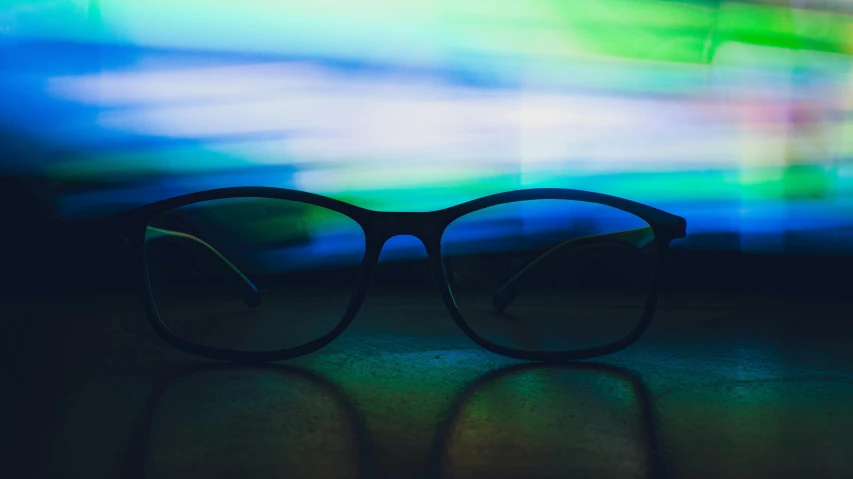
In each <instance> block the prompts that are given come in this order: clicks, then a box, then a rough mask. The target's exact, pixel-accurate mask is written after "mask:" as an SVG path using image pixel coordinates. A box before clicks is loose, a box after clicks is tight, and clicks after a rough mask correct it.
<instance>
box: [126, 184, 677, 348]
mask: <svg viewBox="0 0 853 479" xmlns="http://www.w3.org/2000/svg"><path fill="white" fill-rule="evenodd" d="M114 221H115V222H116V226H117V227H118V228H119V229H120V231H121V232H122V234H123V235H124V236H125V238H126V239H127V240H128V241H129V242H130V243H131V244H132V245H133V246H134V247H135V250H136V252H137V255H136V256H137V258H138V261H139V264H140V266H141V268H142V275H141V280H142V288H143V291H144V299H145V306H146V310H147V312H148V314H149V317H150V319H151V322H152V324H153V326H154V328H155V329H156V331H157V332H158V333H159V334H160V335H161V336H162V337H163V338H164V339H165V340H166V341H167V342H168V343H169V344H171V345H173V346H175V347H177V348H179V349H182V350H185V351H187V352H190V353H194V354H198V355H202V356H207V357H211V358H216V359H225V360H233V361H249V362H262V361H276V360H283V359H289V358H293V357H296V356H301V355H304V354H308V353H310V352H313V351H316V350H317V349H319V348H321V347H323V346H325V345H326V344H328V343H329V342H331V341H332V340H333V339H334V338H335V337H337V336H338V335H339V334H341V333H342V332H343V331H344V329H346V327H347V326H348V325H349V324H350V322H352V320H353V319H354V318H355V315H356V313H357V312H358V309H359V307H360V306H361V304H362V302H363V300H364V298H365V297H366V295H367V291H368V287H369V285H370V282H371V279H372V277H373V273H374V271H375V269H376V265H377V263H378V260H379V255H380V252H381V250H382V248H383V245H384V244H385V242H386V241H387V240H388V239H389V238H391V237H393V236H397V235H412V236H415V237H417V238H418V239H420V240H421V241H422V242H423V244H424V245H425V247H426V251H427V253H428V256H429V263H430V266H431V270H432V272H433V276H434V278H435V282H436V285H437V286H438V290H439V293H440V294H441V297H442V299H443V300H444V303H445V305H446V306H447V308H448V310H449V311H450V314H451V316H452V317H453V319H454V320H455V322H456V323H457V325H459V327H460V328H462V330H463V331H464V332H465V334H467V335H468V336H469V337H470V338H471V339H472V340H473V341H474V342H476V343H477V344H479V345H480V346H482V347H484V348H486V349H488V350H489V351H492V352H495V353H498V354H502V355H505V356H509V357H513V358H519V359H529V360H540V361H564V360H571V359H583V358H589V357H593V356H599V355H603V354H608V353H612V352H615V351H618V350H620V349H622V348H624V347H626V346H628V345H630V344H631V343H633V342H635V341H636V340H637V339H638V338H639V337H640V336H641V335H642V334H643V332H644V331H645V330H646V328H647V327H648V325H649V323H650V322H651V320H652V317H653V315H654V310H655V306H656V302H657V289H658V285H659V284H660V281H661V277H660V271H661V266H662V264H663V258H664V254H665V252H666V250H667V249H668V247H669V244H670V242H671V241H672V240H673V239H675V238H683V237H684V235H685V228H686V221H685V220H684V219H683V218H680V217H678V216H674V215H672V214H669V213H666V212H664V211H661V210H658V209H655V208H652V207H650V206H646V205H643V204H639V203H636V202H633V201H629V200H625V199H621V198H616V197H613V196H608V195H603V194H598V193H591V192H586V191H578V190H568V189H529V190H519V191H511V192H506V193H499V194H495V195H491V196H487V197H484V198H480V199H477V200H473V201H469V202H466V203H462V204H460V205H456V206H453V207H450V208H445V209H442V210H437V211H431V212H423V213H414V212H411V213H410V212H402V213H400V212H383V211H372V210H368V209H364V208H361V207H358V206H354V205H351V204H348V203H344V202H342V201H338V200H335V199H331V198H327V197H324V196H319V195H315V194H312V193H306V192H300V191H293V190H284V189H278V188H252V187H249V188H244V187H237V188H224V189H218V190H211V191H203V192H199V193H192V194H188V195H184V196H180V197H177V198H171V199H167V200H164V201H160V202H157V203H153V204H150V205H146V206H143V207H140V208H137V209H134V210H131V211H128V212H125V213H122V214H120V215H118V216H116V217H115V218H114Z"/></svg>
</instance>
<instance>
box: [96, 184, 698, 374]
mask: <svg viewBox="0 0 853 479" xmlns="http://www.w3.org/2000/svg"><path fill="white" fill-rule="evenodd" d="M229 198H265V199H280V200H289V201H295V202H301V203H306V204H310V205H314V206H319V207H323V208H326V209H329V210H331V211H335V212H338V213H341V214H343V215H345V216H347V217H349V218H351V219H353V220H354V221H356V222H357V223H358V224H359V225H360V226H361V227H362V229H363V230H364V234H365V238H366V248H365V257H364V259H363V262H362V267H361V271H360V277H359V279H358V287H357V289H356V291H355V292H354V294H353V298H352V299H351V301H350V304H349V306H348V308H347V310H346V311H345V313H344V316H343V318H342V319H341V320H340V321H339V322H338V324H337V326H336V327H335V328H334V329H333V330H332V331H330V332H329V333H327V334H326V335H324V336H322V337H320V338H318V339H315V340H313V341H310V342H308V343H306V344H303V345H300V346H296V347H291V348H286V349H281V350H274V351H258V352H255V351H239V350H229V349H221V348H214V347H210V346H205V345H202V344H196V343H193V342H190V341H186V340H184V339H183V338H180V337H178V336H177V335H175V334H174V333H173V332H172V331H170V330H169V329H168V327H167V326H166V325H165V324H164V322H163V320H162V318H161V317H160V314H159V313H158V311H157V308H156V305H155V302H154V297H153V292H152V290H151V285H150V278H149V275H148V269H147V259H146V251H145V250H146V248H145V230H146V228H147V227H148V225H149V224H150V222H151V221H152V220H154V219H155V218H156V217H157V216H159V215H160V214H162V213H165V212H167V211H170V210H173V209H176V208H180V207H183V206H187V205H191V204H194V203H200V202H204V201H212V200H221V199H229ZM530 200H573V201H580V202H586V203H592V204H599V205H604V206H609V207H612V208H615V209H617V210H621V211H623V212H626V213H629V214H632V215H634V216H637V217H638V218H640V219H642V220H644V221H645V222H646V223H648V224H649V226H650V227H651V228H652V231H653V232H654V242H655V246H656V248H657V252H656V259H655V262H654V265H653V269H652V274H651V280H650V284H649V290H648V296H647V300H646V304H645V306H644V310H643V313H642V315H641V318H640V320H639V322H638V324H637V326H636V327H635V328H634V329H633V330H632V331H631V332H630V333H628V335H627V336H625V337H623V338H621V339H619V340H617V341H614V342H612V343H609V344H606V345H602V346H597V347H592V348H585V349H580V350H571V351H556V352H552V351H526V350H520V349H515V348H509V347H506V346H502V345H500V344H497V343H493V342H491V341H489V340H487V339H485V338H483V337H481V336H480V335H478V334H477V333H476V332H475V331H474V330H473V329H472V328H471V327H470V325H469V324H468V323H467V321H466V320H465V319H464V317H463V315H462V313H461V312H460V311H459V308H458V307H457V305H456V303H455V301H454V299H453V295H452V292H451V291H450V285H449V281H448V279H447V276H446V273H445V271H444V266H443V262H442V261H441V236H442V235H443V233H444V231H445V229H446V228H447V227H448V226H449V225H450V224H451V223H452V222H453V221H455V220H456V219H458V218H460V217H462V216H465V215H467V214H469V213H473V212H475V211H478V210H482V209H485V208H490V207H493V206H498V205H502V204H509V203H516V202H522V201H530ZM392 219H393V220H396V221H389V220H392ZM108 222H109V223H110V224H111V226H112V228H113V230H114V231H115V232H116V233H117V234H119V235H120V236H121V237H123V238H124V239H125V240H126V241H127V243H128V244H129V245H130V246H131V248H132V249H133V252H134V258H135V260H134V261H135V263H136V264H137V267H139V268H140V269H141V271H142V274H139V275H138V276H137V277H138V278H139V290H140V292H141V294H142V300H143V307H144V309H145V312H146V315H147V317H148V319H149V322H150V323H151V325H152V327H153V328H154V330H155V331H156V332H157V334H158V335H159V336H160V337H161V338H162V339H163V340H165V341H166V342H167V343H168V344H170V345H171V346H173V347H175V348H176V349H179V350H182V351H185V352H187V353H190V354H194V355H197V356H202V357H207V358H210V359H218V360H225V361H232V362H239V363H263V362H273V361H283V360H287V359H293V358H296V357H299V356H304V355H307V354H310V353H312V352H315V351H317V350H319V349H321V348H323V347H324V346H326V345H328V344H329V343H331V342H332V341H333V340H334V339H335V338H337V337H338V336H339V335H340V334H341V333H342V332H343V331H344V330H345V329H346V328H347V327H348V326H349V324H350V323H351V322H352V321H353V319H355V316H356V314H357V313H358V310H359V309H360V306H361V304H362V303H363V301H364V298H365V297H366V294H367V289H368V288H369V285H370V282H371V280H372V276H373V272H374V270H375V268H376V264H377V263H378V256H379V253H380V252H381V249H382V246H383V244H384V243H385V241H386V240H387V239H388V238H390V237H393V236H396V235H399V234H410V232H409V230H408V229H405V228H404V229H403V230H400V231H395V230H394V225H400V224H403V225H404V226H407V227H409V228H411V227H413V225H417V226H414V227H416V228H421V230H420V231H421V234H419V235H417V236H419V237H420V238H421V240H422V241H424V244H425V246H426V247H427V253H428V256H429V262H430V264H431V269H432V273H433V276H434V277H435V279H436V283H437V285H438V289H439V293H440V295H441V297H442V300H443V301H444V303H445V305H446V306H447V309H448V311H449V312H450V314H451V317H452V318H453V320H454V322H456V323H457V325H458V326H459V327H460V329H462V330H463V332H464V333H465V334H466V335H467V336H468V337H469V338H470V339H471V340H472V341H474V342H475V343H476V344H478V345H479V346H480V347H482V348H484V349H486V350H489V351H491V352H493V353H496V354H499V355H502V356H506V357H510V358H514V359H521V360H529V361H541V362H547V363H560V362H566V361H573V360H580V359H588V358H593V357H598V356H603V355H606V354H611V353H613V352H616V351H619V350H621V349H624V348H626V347H628V346H629V345H631V344H633V343H634V342H636V341H637V340H638V339H639V338H640V337H641V336H642V335H643V334H644V333H645V331H646V329H647V328H648V326H649V324H650V323H651V321H652V319H653V317H654V312H655V309H656V306H657V297H658V291H659V287H660V284H661V279H662V278H661V273H662V269H663V264H664V258H665V256H666V252H667V251H668V249H669V245H670V243H671V242H672V240H674V239H677V238H683V237H685V236H686V225H687V222H686V220H685V219H684V218H682V217H680V216H677V215H674V214H671V213H668V212H666V211H663V210H660V209H657V208H654V207H652V206H649V205H645V204H642V203H638V202H635V201H632V200H628V199H624V198H620V197H616V196H611V195H607V194H603V193H596V192H590V191H583V190H575V189H564V188H532V189H523V190H513V191H506V192H502V193H496V194H492V195H488V196H484V197H481V198H477V199H474V200H470V201H466V202H464V203H460V204H457V205H454V206H450V207H447V208H444V209H440V210H434V211H428V212H386V211H376V210H371V209H367V208H363V207H360V206H356V205H353V204H350V203H346V202H344V201H341V200H337V199H334V198H330V197H327V196H323V195H319V194H316V193H310V192H305V191H299V190H292V189H285V188H272V187H244V186H238V187H227V188H218V189H211V190H205V191H199V192H194V193H189V194H184V195H180V196H175V197H172V198H168V199H164V200H161V201H157V202H154V203H150V204H147V205H144V206H140V207H137V208H134V209H132V210H128V211H125V212H123V213H119V214H117V215H115V216H113V217H111V218H110V219H109V220H108ZM439 279H440V280H439Z"/></svg>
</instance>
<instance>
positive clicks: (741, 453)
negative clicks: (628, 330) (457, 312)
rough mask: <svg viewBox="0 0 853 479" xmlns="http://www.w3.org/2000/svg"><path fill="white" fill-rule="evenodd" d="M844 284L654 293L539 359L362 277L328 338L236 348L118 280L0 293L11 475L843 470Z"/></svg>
mask: <svg viewBox="0 0 853 479" xmlns="http://www.w3.org/2000/svg"><path fill="white" fill-rule="evenodd" d="M851 304H853V301H850V302H844V301H842V300H837V299H826V298H823V299H821V298H811V299H808V298H794V297H784V298H783V297H774V296H766V297H757V296H743V295H740V296H737V295H731V294H728V295H724V294H714V295H710V294H704V295H700V294H687V293H680V294H677V295H676V294H670V295H664V297H663V298H662V300H661V305H660V308H659V312H658V314H657V316H656V318H655V321H654V323H653V325H652V328H651V329H650V331H649V332H648V333H647V335H646V336H645V337H644V338H643V339H642V340H641V341H640V342H638V343H637V344H635V345H634V346H632V347H630V348H629V349H626V350H624V351H622V352H619V353H616V354H613V355H610V356H606V357H602V358H599V359H598V360H594V361H584V362H577V363H573V364H571V365H562V366H546V365H541V364H535V363H525V362H521V361H515V360H511V359H506V358H503V357H500V356H497V355H494V354H492V353H490V352H487V351H484V350H482V349H479V348H478V347H477V346H476V345H475V344H473V343H472V342H471V341H470V340H469V339H468V338H467V337H465V336H464V334H463V333H462V332H461V331H460V330H458V328H457V327H456V325H455V324H454V323H453V321H452V320H451V318H450V316H449V315H448V313H447V311H446V310H445V309H444V306H443V305H442V303H441V300H440V299H439V297H438V295H437V293H436V292H435V291H434V290H430V289H429V288H426V289H418V288H413V289H411V290H409V291H405V292H400V291H390V290H383V289H382V288H376V289H374V290H373V291H372V292H371V294H370V296H369V297H368V300H367V302H366V304H365V305H364V307H363V308H362V310H361V311H360V313H359V315H358V317H357V318H356V320H355V322H354V323H353V324H352V326H351V328H350V329H349V330H348V331H347V332H345V333H344V334H343V335H342V336H341V337H339V338H338V339H336V340H335V341H334V342H333V343H332V344H330V345H329V346H327V347H326V348H324V349H322V350H321V351H319V352H316V353H314V354H311V355H308V356H305V357H303V358H299V359H297V360H291V361H286V362H281V363H275V364H270V365H265V366H261V367H258V366H254V367H247V366H235V365H231V364H227V363H223V362H216V361H208V360H204V359H198V358H193V357H190V356H188V355H185V354H183V353H180V352H178V351H175V350H173V349H171V348H170V347H169V346H168V345H166V344H164V343H163V342H162V341H161V340H160V339H159V337H158V336H156V334H155V333H154V332H153V331H152V330H151V329H150V327H149V326H148V324H147V320H146V318H145V316H144V314H143V312H142V311H141V308H140V304H139V301H138V300H137V298H136V297H134V296H131V295H123V294H110V295H95V294H93V295H91V296H81V295H77V296H74V297H60V296H44V297H38V298H36V297H19V298H16V299H8V300H4V302H3V308H4V310H5V313H4V315H5V319H4V323H3V324H4V327H5V328H6V332H5V333H6V334H5V337H6V339H7V340H8V342H9V347H8V348H7V352H8V353H9V354H10V357H11V361H10V362H9V363H8V364H9V366H10V371H11V372H12V375H11V376H10V378H11V380H12V381H18V383H17V384H18V386H19V387H14V388H7V389H6V392H5V393H4V394H5V395H6V396H7V398H6V400H7V401H10V404H11V405H12V409H10V408H8V407H7V408H5V410H6V411H7V413H8V414H7V415H8V416H10V417H11V421H10V423H11V424H13V427H16V428H17V429H12V431H16V433H17V435H16V436H15V435H12V436H14V439H13V442H14V444H15V445H16V449H14V450H15V451H16V452H15V457H14V458H13V459H18V460H19V462H20V463H22V464H24V467H27V468H28V473H27V474H25V475H18V476H16V477H25V476H26V477H32V476H35V477H66V478H67V477H86V478H101V477H103V478H114V477H146V478H166V477H175V478H187V477H204V478H237V477H239V478H254V477H264V478H267V477H297V478H308V477H331V478H338V477H384V478H409V477H448V478H450V477H453V478H474V477H488V478H503V477H524V478H538V477H543V478H544V477H691V478H704V477H708V478H719V477H728V478H737V477H749V478H756V477H810V478H811V477H853V455H851V452H853V353H851V348H850V341H851V334H850V333H851V330H853V327H851V318H853V313H851V311H853V309H851V307H850V306H851ZM7 419H9V418H7ZM7 477H12V476H7Z"/></svg>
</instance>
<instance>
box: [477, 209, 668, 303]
mask: <svg viewBox="0 0 853 479" xmlns="http://www.w3.org/2000/svg"><path fill="white" fill-rule="evenodd" d="M649 234H651V236H650V237H651V238H654V233H653V231H652V228H651V227H649V226H647V227H645V228H638V229H633V230H627V231H619V232H616V233H607V234H602V235H593V236H584V237H582V238H576V239H572V240H569V241H566V242H565V243H560V244H558V245H557V246H554V247H553V248H551V249H549V250H548V251H546V252H544V253H542V254H541V255H540V256H539V257H537V258H536V259H534V260H533V261H531V262H530V263H528V264H527V265H526V266H525V267H524V268H522V269H521V270H520V271H519V272H517V273H516V274H514V275H513V276H512V277H510V278H509V279H508V280H507V281H506V282H505V283H504V284H503V286H501V287H500V288H498V290H497V291H495V293H494V294H493V295H492V307H494V308H495V311H497V312H502V311H503V310H504V309H506V308H507V307H508V306H509V305H510V304H512V302H513V300H515V298H516V296H517V295H518V292H519V286H520V285H521V283H522V281H523V279H524V278H525V277H526V276H529V275H530V274H531V273H532V272H535V271H536V270H537V269H539V268H542V267H543V266H546V265H551V264H554V263H553V262H554V261H556V260H558V259H559V258H560V257H562V256H565V255H567V254H570V253H576V252H578V251H579V250H582V249H586V248H591V247H595V246H601V245H604V244H613V243H623V244H624V243H627V244H630V245H632V246H636V247H638V248H644V247H646V246H648V245H649V244H654V243H646V244H644V245H640V244H641V243H642V241H641V240H643V239H645V238H646V237H647V235H649Z"/></svg>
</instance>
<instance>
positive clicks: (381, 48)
mask: <svg viewBox="0 0 853 479" xmlns="http://www.w3.org/2000/svg"><path fill="white" fill-rule="evenodd" d="M851 53H853V2H851V1H848V0H824V1H819V0H814V1H808V0H790V1H783V0H760V1H752V2H731V1H717V0H709V1H669V0H663V1H662V0H584V1H583V2H566V1H560V0H527V1H525V2H518V1H514V0H470V1H465V2H457V1H451V0H393V1H392V0H364V1H358V2H352V1H349V0H313V1H310V2H305V1H301V0H298V1H297V0H276V1H272V0H251V1H242V2H202V1H199V0H146V1H144V2H128V1H123V0H61V1H59V0H56V1H55V0H4V1H3V2H2V5H0V172H2V173H3V174H4V175H6V176H11V177H16V178H27V179H29V180H32V182H33V183H34V184H38V185H39V187H38V188H41V189H40V190H39V191H41V192H42V197H43V198H47V200H46V201H47V204H48V206H46V207H47V208H49V209H50V210H51V211H52V212H53V213H52V214H53V215H54V216H56V217H59V218H61V219H79V218H90V217H96V216H101V215H104V214H107V213H112V212H116V211H121V210H124V209H126V208H128V207H131V206H135V205H140V204H144V203H148V202H151V201H154V200H158V199H162V198H165V197H169V196H174V195H177V194H181V193H186V192H190V191H196V190H201V189H208V188H215V187H221V186H234V185H252V186H278V187H284V188H294V189H299V190H306V191H310V192H316V193H320V194H324V195H328V196H332V197H335V198H339V199H342V200H345V201H349V202H352V203H355V204H358V205H361V206H366V207H370V208H376V209H396V210H412V211H425V210H430V209H436V208H441V207H444V206H449V205H452V204H455V203H459V202H462V201H465V200H468V199H473V198H476V197H479V196H482V195H485V194H489V193H495V192H499V191H506V190H511V189H519V188H533V187H566V188H577V189H586V190H591V191H598V192H603V193H608V194H612V195H617V196H623V197H626V198H629V199H633V200H636V201H640V202H645V203H648V204H651V205H654V206H657V207H659V208H663V209H665V210H667V211H670V212H672V213H675V214H678V215H681V216H684V217H685V218H687V220H688V225H689V230H688V232H689V234H690V236H689V238H688V239H687V240H684V241H681V242H680V243H679V244H678V245H677V246H678V247H680V248H688V249H690V248H694V249H704V250H707V249H714V250H724V251H739V252H743V251H747V252H761V253H791V252H798V253H815V252H821V253H826V252H831V253H840V254H844V255H849V254H851V253H853V242H851V241H850V240H851V238H853V62H851V60H852V59H853V58H851ZM6 195H7V196H13V195H12V194H11V193H9V192H8V191H7V193H6Z"/></svg>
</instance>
